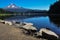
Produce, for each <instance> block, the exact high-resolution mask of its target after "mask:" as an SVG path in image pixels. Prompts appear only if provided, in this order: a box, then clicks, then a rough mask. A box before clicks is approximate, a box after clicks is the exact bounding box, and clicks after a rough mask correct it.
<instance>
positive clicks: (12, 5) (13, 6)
mask: <svg viewBox="0 0 60 40" xmlns="http://www.w3.org/2000/svg"><path fill="white" fill-rule="evenodd" d="M6 8H19V7H18V6H16V5H15V4H13V3H11V4H10V5H9V6H7V7H6Z"/></svg>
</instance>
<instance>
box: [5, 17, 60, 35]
mask: <svg viewBox="0 0 60 40" xmlns="http://www.w3.org/2000/svg"><path fill="white" fill-rule="evenodd" d="M6 20H10V21H12V20H15V21H18V22H28V23H33V24H34V25H33V26H35V27H36V28H37V29H38V31H39V30H40V28H50V29H51V30H52V31H54V32H55V33H57V34H59V35H60V28H58V26H57V25H56V24H54V23H53V22H51V21H50V19H49V16H38V17H27V16H14V17H11V18H8V19H6Z"/></svg>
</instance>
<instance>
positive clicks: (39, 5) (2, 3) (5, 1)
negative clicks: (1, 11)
mask: <svg viewBox="0 0 60 40" xmlns="http://www.w3.org/2000/svg"><path fill="white" fill-rule="evenodd" d="M56 1H57V0H0V8H3V7H6V6H8V5H9V4H11V3H13V4H16V5H17V6H19V7H24V8H30V9H41V10H48V9H49V6H50V5H51V4H53V3H54V2H56Z"/></svg>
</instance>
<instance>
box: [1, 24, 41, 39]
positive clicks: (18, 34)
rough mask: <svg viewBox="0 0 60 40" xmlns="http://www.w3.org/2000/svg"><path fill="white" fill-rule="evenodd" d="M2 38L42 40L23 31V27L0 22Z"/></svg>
mask: <svg viewBox="0 0 60 40" xmlns="http://www.w3.org/2000/svg"><path fill="white" fill-rule="evenodd" d="M0 40H41V39H38V38H35V37H32V36H27V35H24V34H23V33H22V29H19V28H15V27H14V26H9V25H5V24H2V23H0Z"/></svg>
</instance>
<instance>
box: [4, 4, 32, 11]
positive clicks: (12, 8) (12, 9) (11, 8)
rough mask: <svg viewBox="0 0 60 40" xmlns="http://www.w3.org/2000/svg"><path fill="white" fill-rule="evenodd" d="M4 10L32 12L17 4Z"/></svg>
mask: <svg viewBox="0 0 60 40" xmlns="http://www.w3.org/2000/svg"><path fill="white" fill-rule="evenodd" d="M4 10H7V11H11V12H26V11H28V10H31V9H26V8H23V7H18V6H16V5H15V4H12V3H11V4H10V5H8V6H7V7H5V8H4Z"/></svg>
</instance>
